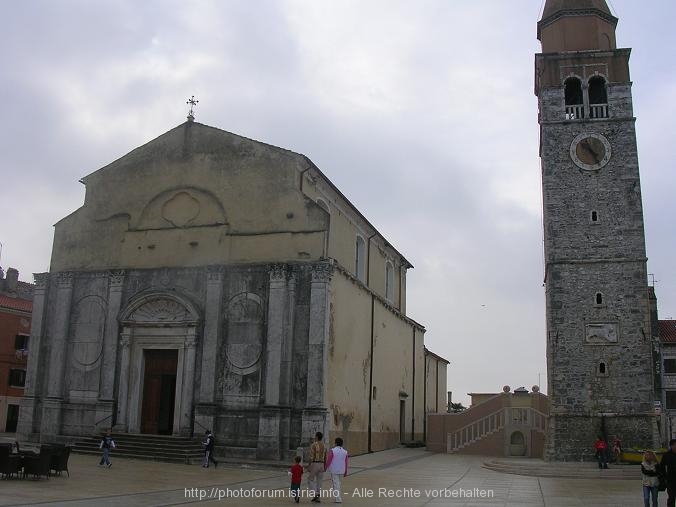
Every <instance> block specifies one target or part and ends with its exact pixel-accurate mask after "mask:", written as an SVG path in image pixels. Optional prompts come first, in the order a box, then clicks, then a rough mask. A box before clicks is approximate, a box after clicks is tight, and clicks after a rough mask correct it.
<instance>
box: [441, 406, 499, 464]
mask: <svg viewBox="0 0 676 507" xmlns="http://www.w3.org/2000/svg"><path fill="white" fill-rule="evenodd" d="M504 427H505V409H504V408H500V409H499V410H496V411H495V412H492V413H490V414H488V415H486V416H484V417H481V418H480V419H477V420H473V421H472V422H470V423H468V424H466V425H465V426H463V427H462V428H460V429H457V430H455V431H454V432H452V433H449V434H448V440H447V445H448V452H449V453H454V452H458V451H461V450H462V449H464V448H465V447H467V446H470V445H472V444H473V443H475V442H477V441H479V440H482V439H484V438H486V437H488V436H490V435H492V434H494V433H497V432H499V431H500V430H502V429H503V428H504Z"/></svg>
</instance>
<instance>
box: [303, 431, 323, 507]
mask: <svg viewBox="0 0 676 507" xmlns="http://www.w3.org/2000/svg"><path fill="white" fill-rule="evenodd" d="M323 439H324V435H323V434H322V432H321V431H318V432H317V433H315V441H314V442H312V445H311V446H310V455H309V456H308V464H307V470H308V477H307V482H308V488H309V489H310V491H311V492H312V493H310V494H311V495H312V500H310V501H311V502H315V503H319V502H320V501H321V500H320V498H321V489H322V479H323V476H324V466H325V463H326V447H324V442H323Z"/></svg>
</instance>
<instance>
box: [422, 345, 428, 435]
mask: <svg viewBox="0 0 676 507" xmlns="http://www.w3.org/2000/svg"><path fill="white" fill-rule="evenodd" d="M423 351H425V354H424V357H425V368H424V369H425V371H424V379H423V442H425V443H427V372H428V370H427V365H428V364H429V361H428V358H427V349H425V348H423Z"/></svg>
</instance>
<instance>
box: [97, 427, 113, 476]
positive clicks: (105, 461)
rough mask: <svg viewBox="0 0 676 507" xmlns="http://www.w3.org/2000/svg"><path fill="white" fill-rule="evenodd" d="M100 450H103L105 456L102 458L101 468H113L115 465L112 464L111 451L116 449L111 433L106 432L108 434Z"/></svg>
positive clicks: (104, 437)
mask: <svg viewBox="0 0 676 507" xmlns="http://www.w3.org/2000/svg"><path fill="white" fill-rule="evenodd" d="M99 449H103V455H102V456H101V461H100V462H99V466H100V467H101V466H104V467H107V468H110V467H111V466H113V464H112V463H111V462H110V450H111V449H115V440H113V437H111V436H110V431H106V434H105V435H104V436H103V438H102V439H101V443H100V444H99Z"/></svg>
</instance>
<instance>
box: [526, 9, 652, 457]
mask: <svg viewBox="0 0 676 507" xmlns="http://www.w3.org/2000/svg"><path fill="white" fill-rule="evenodd" d="M617 22H618V19H617V18H616V17H614V16H613V15H612V13H611V11H610V9H609V8H608V6H607V4H606V2H605V0H547V2H546V3H545V7H544V11H543V15H542V19H541V20H540V21H539V23H538V39H539V40H540V41H541V42H542V53H541V54H537V55H536V57H535V93H536V95H537V97H538V105H539V123H540V157H541V162H542V188H543V224H544V253H545V286H546V310H547V319H546V321H547V370H548V382H549V385H548V395H549V397H550V402H551V410H550V418H549V427H548V432H547V445H546V450H545V457H546V458H548V459H552V460H574V461H580V460H582V459H593V453H592V452H591V445H592V443H593V442H594V440H595V439H596V437H597V436H598V435H601V436H603V437H604V438H606V439H609V440H610V441H612V439H613V438H614V437H617V438H619V439H620V440H621V441H622V442H623V444H624V445H625V446H626V447H630V446H631V447H636V448H653V447H654V446H655V444H656V443H657V438H656V437H657V423H656V418H655V415H654V409H653V404H654V399H655V393H654V388H653V358H652V340H651V323H650V306H649V297H648V280H647V278H648V277H647V270H646V261H647V258H646V248H645V238H644V226H643V208H642V203H641V186H640V177H639V167H638V155H637V146H636V132H635V126H634V123H635V117H634V112H633V107H632V95H631V84H632V83H631V80H630V77H629V55H630V50H629V49H621V48H618V47H617V45H616V40H615V27H616V25H617Z"/></svg>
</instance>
